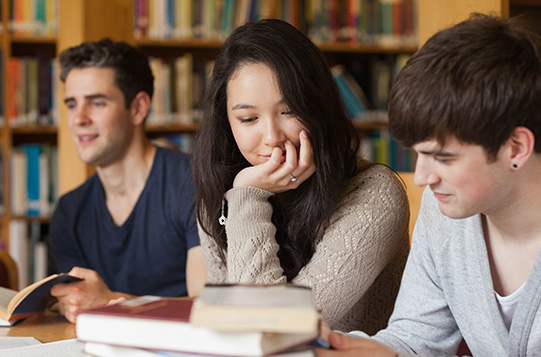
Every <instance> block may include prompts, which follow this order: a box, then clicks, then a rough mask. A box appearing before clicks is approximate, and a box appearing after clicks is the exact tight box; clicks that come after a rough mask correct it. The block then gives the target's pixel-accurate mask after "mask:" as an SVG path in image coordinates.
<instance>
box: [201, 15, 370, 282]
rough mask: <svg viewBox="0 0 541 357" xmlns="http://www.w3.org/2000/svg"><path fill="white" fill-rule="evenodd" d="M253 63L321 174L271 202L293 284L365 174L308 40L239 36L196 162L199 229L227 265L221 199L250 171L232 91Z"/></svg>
mask: <svg viewBox="0 0 541 357" xmlns="http://www.w3.org/2000/svg"><path fill="white" fill-rule="evenodd" d="M249 63H263V64H265V65H267V66H268V67H269V68H270V69H271V70H272V71H273V72H274V74H275V76H276V77H277V81H278V86H279V88H280V91H281V92H282V95H283V98H284V101H285V104H286V105H287V107H288V108H289V109H290V110H291V111H292V112H293V113H294V115H295V116H296V117H297V118H298V120H299V122H300V123H301V124H302V126H303V127H305V128H306V130H307V132H308V137H309V139H310V142H311V144H312V148H313V152H314V161H315V164H316V167H317V170H316V172H315V173H314V174H313V175H312V176H311V177H310V178H309V179H308V180H306V181H305V182H304V183H302V185H300V186H299V187H298V188H297V189H296V190H292V191H288V192H285V193H283V194H278V195H276V196H273V197H271V199H270V202H271V204H272V205H273V208H274V210H273V217H272V221H273V223H274V225H275V226H276V228H277V229H276V241H277V242H278V244H279V245H280V250H279V253H278V257H279V259H280V264H281V266H282V268H283V269H284V272H285V275H286V276H287V278H288V280H291V279H293V278H294V277H295V276H296V275H297V274H298V272H299V270H300V269H301V268H302V267H303V266H304V265H306V264H307V263H308V261H309V260H310V258H311V257H312V255H313V253H314V249H315V245H316V243H317V241H318V239H319V238H321V236H322V235H323V233H324V231H325V228H326V227H327V225H328V222H329V219H330V217H331V215H332V213H333V211H334V210H335V208H336V205H337V203H338V202H339V200H340V199H341V197H342V194H343V191H344V189H345V187H346V183H347V181H348V180H349V179H350V178H351V177H353V176H354V175H355V174H356V173H357V172H358V171H359V166H360V165H359V163H358V161H357V159H358V158H357V151H358V148H359V139H358V137H357V135H356V132H355V128H354V127H353V125H352V123H351V121H350V119H349V118H348V116H347V114H346V111H345V108H344V104H343V102H342V99H341V97H340V94H339V92H338V88H337V86H336V84H335V82H334V79H333V77H332V74H331V72H330V69H329V67H328V65H327V64H326V62H325V59H324V57H323V56H322V54H321V52H320V51H319V49H318V48H317V47H316V46H315V45H314V44H313V43H312V42H311V41H310V40H309V39H308V38H307V37H306V36H305V35H304V34H302V33H301V32H300V31H298V30H297V29H296V28H295V27H293V26H292V25H290V24H288V23H287V22H284V21H281V20H275V19H266V20H261V21H258V22H253V23H247V24H245V25H243V26H241V27H239V28H237V29H236V30H235V31H233V33H232V34H231V35H230V36H229V37H228V39H227V40H226V41H225V43H224V45H223V46H222V48H221V49H220V51H219V53H218V56H217V59H216V62H215V65H214V69H213V73H212V77H211V79H210V82H209V85H208V91H207V93H206V97H205V101H204V115H203V121H202V125H201V129H200V132H199V135H198V138H197V143H196V147H195V150H194V160H193V163H194V169H193V174H194V180H195V187H196V206H197V216H198V219H199V223H200V225H201V227H202V229H203V230H204V231H205V232H206V233H207V234H209V235H210V236H212V237H213V238H214V239H215V240H216V242H217V244H218V246H219V247H220V248H221V249H222V251H221V252H220V254H221V258H222V259H223V260H224V261H225V251H226V249H227V238H226V234H225V229H224V227H223V226H221V225H219V223H218V218H219V216H220V214H221V213H220V211H221V204H222V199H223V197H224V193H225V192H226V191H227V190H229V189H230V188H231V187H232V185H233V180H234V178H235V176H236V175H237V173H238V172H239V171H240V170H242V169H243V168H245V167H248V166H250V164H249V163H248V162H247V161H246V160H245V158H244V157H243V156H242V154H241V153H240V151H239V149H238V147H237V144H236V142H235V139H234V138H233V134H232V132H231V128H230V126H229V121H228V118H227V109H226V104H227V84H228V82H229V80H230V78H231V76H232V75H233V74H234V73H235V71H236V70H237V69H238V68H239V67H240V66H242V65H245V64H249ZM285 197H287V199H284V198H285Z"/></svg>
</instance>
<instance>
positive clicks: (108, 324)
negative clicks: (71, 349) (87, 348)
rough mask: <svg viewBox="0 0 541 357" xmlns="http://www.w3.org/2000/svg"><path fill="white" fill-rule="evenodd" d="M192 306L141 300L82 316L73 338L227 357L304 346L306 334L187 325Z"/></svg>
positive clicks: (168, 300)
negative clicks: (235, 330) (240, 330)
mask: <svg viewBox="0 0 541 357" xmlns="http://www.w3.org/2000/svg"><path fill="white" fill-rule="evenodd" d="M192 305H193V301H192V300H189V299H182V298H161V297H156V296H143V297H139V298H135V299H133V300H127V301H123V302H121V303H118V304H115V305H109V306H104V307H100V308H96V309H90V310H85V311H82V312H81V313H80V314H79V315H78V316H77V323H76V329H77V338H78V339H79V340H81V341H83V342H87V343H98V344H107V345H111V346H120V347H123V346H124V347H132V348H143V349H147V350H157V351H171V352H186V353H199V354H211V355H226V356H263V355H269V354H273V353H278V352H281V351H284V350H287V349H289V348H291V347H294V346H299V345H304V344H305V343H307V342H309V341H311V340H313V339H314V338H316V337H317V335H318V329H317V328H314V329H313V330H312V331H310V332H309V333H268V332H261V331H247V332H226V331H218V330H215V329H212V328H206V327H196V326H194V325H192V324H191V323H190V322H189V318H190V311H191V309H192Z"/></svg>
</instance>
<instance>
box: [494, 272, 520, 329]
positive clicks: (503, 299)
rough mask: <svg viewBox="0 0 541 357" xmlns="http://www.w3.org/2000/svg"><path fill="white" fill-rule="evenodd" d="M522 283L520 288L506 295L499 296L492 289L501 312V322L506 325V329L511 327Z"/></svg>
mask: <svg viewBox="0 0 541 357" xmlns="http://www.w3.org/2000/svg"><path fill="white" fill-rule="evenodd" d="M525 284H526V283H524V284H522V285H521V287H520V288H518V289H517V290H515V292H514V293H512V294H510V295H507V296H500V295H499V294H498V293H497V292H495V291H494V294H495V295H496V301H497V302H498V308H499V309H500V313H501V314H502V318H503V322H504V323H505V326H506V327H507V331H509V329H510V328H511V321H513V316H514V315H515V310H516V309H517V304H518V301H519V299H520V296H521V295H522V290H523V288H524V285H525Z"/></svg>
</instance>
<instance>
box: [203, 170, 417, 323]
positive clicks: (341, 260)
mask: <svg viewBox="0 0 541 357" xmlns="http://www.w3.org/2000/svg"><path fill="white" fill-rule="evenodd" d="M272 195H273V193H271V192H269V191H266V190H263V189H259V188H256V187H238V188H233V189H231V190H229V191H228V192H226V195H225V198H226V199H227V202H228V207H229V209H228V217H227V222H226V226H225V228H226V235H227V244H228V248H227V252H226V257H227V261H226V262H225V263H224V262H223V261H222V260H221V259H220V257H219V250H218V249H219V248H218V246H217V244H216V242H215V241H214V240H213V239H212V238H211V237H210V236H208V235H207V234H206V233H204V232H203V230H202V229H199V234H200V239H201V245H202V247H203V250H204V252H205V259H206V264H207V270H208V278H209V282H211V283H260V284H280V283H286V280H287V279H286V276H285V275H284V274H283V269H282V267H281V266H280V260H279V258H278V256H277V253H278V249H279V246H278V244H277V242H276V239H275V232H276V227H275V226H274V224H273V223H272V221H271V217H272V212H273V207H272V205H271V204H270V202H269V200H268V199H269V197H271V196H272ZM408 221H409V208H408V200H407V197H406V193H405V190H404V187H403V185H402V183H401V182H400V180H399V179H398V178H397V177H396V176H395V175H394V174H393V173H392V171H391V170H389V169H388V168H387V167H385V166H381V165H375V166H372V167H370V168H368V169H366V170H365V171H363V172H361V173H360V174H358V175H357V176H356V177H355V178H353V179H352V180H351V182H350V184H349V185H348V187H347V189H346V191H345V194H344V197H343V199H342V200H341V201H340V202H339V204H338V206H337V209H336V211H335V212H334V213H333V215H332V217H331V221H330V224H329V226H328V227H327V229H326V230H325V233H324V235H323V237H322V239H321V240H320V241H319V242H318V243H317V245H316V249H315V252H314V255H313V256H312V258H311V260H310V261H309V262H308V264H307V265H306V266H304V267H303V268H302V269H301V270H300V272H299V274H298V275H297V276H296V277H295V278H294V279H293V280H292V283H294V284H299V285H304V286H309V287H311V288H312V290H313V292H314V296H315V301H316V306H317V308H318V309H319V310H321V312H322V315H323V317H324V319H325V320H326V321H327V322H328V323H329V325H330V327H331V328H332V329H336V330H342V331H349V330H353V329H361V330H363V331H366V332H368V333H371V332H372V333H375V332H377V331H378V330H379V329H381V328H383V327H385V326H386V324H387V321H388V318H389V316H390V314H391V312H392V310H393V306H394V301H395V298H396V294H397V292H398V288H399V285H400V279H401V276H402V271H403V269H404V264H405V261H406V258H407V254H408V250H409V238H408Z"/></svg>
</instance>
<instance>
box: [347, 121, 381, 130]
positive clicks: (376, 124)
mask: <svg viewBox="0 0 541 357" xmlns="http://www.w3.org/2000/svg"><path fill="white" fill-rule="evenodd" d="M353 126H354V127H355V128H356V129H357V130H377V129H386V128H388V127H389V123H387V122H382V121H361V120H353Z"/></svg>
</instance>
